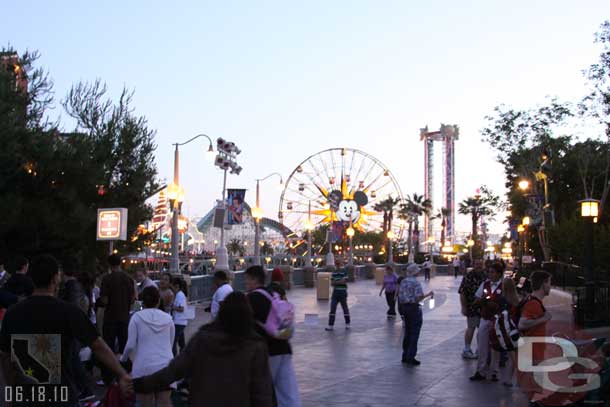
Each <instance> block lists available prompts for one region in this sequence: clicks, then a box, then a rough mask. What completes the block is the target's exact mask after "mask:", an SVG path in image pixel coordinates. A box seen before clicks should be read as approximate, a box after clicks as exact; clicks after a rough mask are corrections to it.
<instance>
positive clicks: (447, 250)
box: [441, 245, 453, 253]
mask: <svg viewBox="0 0 610 407" xmlns="http://www.w3.org/2000/svg"><path fill="white" fill-rule="evenodd" d="M441 251H442V252H443V253H453V246H451V245H445V246H443V248H442V249H441Z"/></svg>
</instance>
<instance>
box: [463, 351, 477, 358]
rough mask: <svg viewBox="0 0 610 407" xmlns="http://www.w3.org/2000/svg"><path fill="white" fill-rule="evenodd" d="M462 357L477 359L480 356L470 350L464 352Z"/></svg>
mask: <svg viewBox="0 0 610 407" xmlns="http://www.w3.org/2000/svg"><path fill="white" fill-rule="evenodd" d="M462 357H463V358H464V359H477V358H478V356H477V355H476V354H475V353H473V352H472V351H471V350H470V349H468V350H465V351H463V352H462Z"/></svg>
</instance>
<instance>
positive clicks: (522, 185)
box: [517, 179, 530, 191]
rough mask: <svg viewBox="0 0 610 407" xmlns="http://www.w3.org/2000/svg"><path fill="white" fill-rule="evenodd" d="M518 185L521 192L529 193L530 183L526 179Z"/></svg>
mask: <svg viewBox="0 0 610 407" xmlns="http://www.w3.org/2000/svg"><path fill="white" fill-rule="evenodd" d="M517 185H519V189H520V190H522V191H527V190H528V189H529V187H530V182H529V181H528V180H526V179H522V180H520V181H519V183H518V184H517Z"/></svg>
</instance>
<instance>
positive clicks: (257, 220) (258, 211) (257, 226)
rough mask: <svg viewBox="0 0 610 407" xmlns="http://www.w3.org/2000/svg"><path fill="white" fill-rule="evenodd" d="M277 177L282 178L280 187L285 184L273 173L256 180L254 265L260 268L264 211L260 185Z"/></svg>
mask: <svg viewBox="0 0 610 407" xmlns="http://www.w3.org/2000/svg"><path fill="white" fill-rule="evenodd" d="M273 175H277V176H278V177H280V185H283V184H284V179H283V178H282V176H281V175H280V174H279V173H277V172H273V173H271V174H269V175H267V176H266V177H265V178H259V179H257V180H256V207H255V208H253V209H252V217H253V218H254V223H255V224H254V264H255V265H257V266H260V264H261V262H260V256H261V246H260V234H261V219H262V218H263V209H262V208H261V203H260V183H261V181H264V180H266V179H267V178H270V177H272V176H273Z"/></svg>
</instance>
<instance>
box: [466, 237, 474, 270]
mask: <svg viewBox="0 0 610 407" xmlns="http://www.w3.org/2000/svg"><path fill="white" fill-rule="evenodd" d="M466 246H468V250H469V251H470V265H471V267H472V266H474V264H473V259H472V247H473V246H474V240H472V239H468V241H467V242H466Z"/></svg>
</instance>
